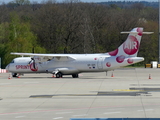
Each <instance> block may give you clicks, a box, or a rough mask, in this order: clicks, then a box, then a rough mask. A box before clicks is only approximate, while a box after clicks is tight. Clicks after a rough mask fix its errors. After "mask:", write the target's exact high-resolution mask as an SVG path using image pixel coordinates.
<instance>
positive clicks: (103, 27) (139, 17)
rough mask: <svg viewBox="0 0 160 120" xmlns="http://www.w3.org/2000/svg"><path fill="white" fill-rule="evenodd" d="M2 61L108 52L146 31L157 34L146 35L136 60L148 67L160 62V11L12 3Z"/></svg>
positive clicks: (2, 30)
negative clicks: (135, 31) (129, 33)
mask: <svg viewBox="0 0 160 120" xmlns="http://www.w3.org/2000/svg"><path fill="white" fill-rule="evenodd" d="M0 16H1V17H0V57H1V58H2V67H5V65H6V64H8V63H9V62H10V61H11V60H12V59H13V58H14V57H17V56H13V55H10V52H34V53H104V52H109V51H113V50H114V49H116V48H117V47H118V46H119V45H120V44H122V43H123V42H124V40H125V39H126V37H127V35H121V34H120V32H121V31H130V30H131V29H133V28H135V27H143V28H144V31H151V32H154V34H153V35H144V36H143V37H142V42H141V47H140V51H139V54H138V56H142V57H144V58H145V61H144V62H142V63H141V64H144V63H149V62H150V61H155V60H156V61H157V60H158V8H154V7H147V6H144V5H143V4H142V3H135V4H134V3H133V4H132V5H131V6H130V7H127V8H125V7H124V8H121V7H119V6H117V5H116V4H111V5H109V6H106V5H104V4H97V3H83V2H80V1H76V0H74V1H73V0H72V1H64V2H63V3H58V2H56V1H55V0H54V1H53V0H48V1H46V2H43V3H36V2H34V3H30V1H29V0H14V1H13V2H10V3H8V4H1V5H0Z"/></svg>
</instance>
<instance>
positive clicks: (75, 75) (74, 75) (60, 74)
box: [53, 72, 79, 78]
mask: <svg viewBox="0 0 160 120" xmlns="http://www.w3.org/2000/svg"><path fill="white" fill-rule="evenodd" d="M53 75H55V76H56V78H62V77H63V74H62V73H61V72H58V73H56V74H53ZM72 77H73V78H78V77H79V76H78V74H72Z"/></svg>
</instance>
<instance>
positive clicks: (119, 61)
mask: <svg viewBox="0 0 160 120" xmlns="http://www.w3.org/2000/svg"><path fill="white" fill-rule="evenodd" d="M121 33H129V35H128V37H127V40H126V41H125V42H124V43H123V44H122V45H120V46H119V47H118V48H117V49H115V50H114V51H111V52H108V53H99V54H34V53H11V54H14V55H21V56H22V57H18V58H15V59H13V60H12V62H11V63H10V64H8V65H7V66H6V69H7V70H8V71H9V72H12V76H13V77H16V76H17V74H24V73H51V74H54V75H55V76H56V78H60V77H62V76H63V75H72V77H73V78H78V74H79V73H82V72H107V71H110V70H114V69H116V68H119V67H122V66H127V65H131V64H134V63H137V62H141V61H143V60H144V58H143V57H137V53H138V50H139V47H140V41H141V37H142V35H143V34H151V33H153V32H143V28H139V27H138V28H134V29H133V30H131V31H130V32H121ZM23 56H30V57H23Z"/></svg>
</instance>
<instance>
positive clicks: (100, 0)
mask: <svg viewBox="0 0 160 120" xmlns="http://www.w3.org/2000/svg"><path fill="white" fill-rule="evenodd" d="M11 1H14V0H0V2H1V3H2V2H5V3H8V2H11ZM33 1H36V2H38V3H41V2H42V1H48V0H30V2H33ZM56 1H57V2H61V1H64V0H56ZM80 1H82V2H106V1H147V2H158V1H159V0H80Z"/></svg>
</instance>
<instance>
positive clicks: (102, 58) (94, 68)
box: [6, 54, 144, 75]
mask: <svg viewBox="0 0 160 120" xmlns="http://www.w3.org/2000/svg"><path fill="white" fill-rule="evenodd" d="M68 55H69V56H71V57H73V58H75V59H73V60H67V59H63V58H61V59H57V58H55V59H52V60H50V61H46V62H35V64H34V65H33V62H32V63H30V64H29V62H30V61H31V57H19V58H15V59H14V60H13V61H12V62H11V63H10V64H9V65H7V67H6V69H7V70H8V71H10V72H12V73H52V72H53V71H55V70H58V71H61V72H62V73H63V74H64V75H65V74H75V73H81V72H103V71H109V70H113V69H115V68H119V67H121V66H127V65H130V64H134V63H137V62H140V61H143V60H144V58H142V57H126V58H120V59H123V60H122V62H121V61H120V62H117V56H110V55H108V54H68ZM129 59H132V63H129V62H128V60H129Z"/></svg>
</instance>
